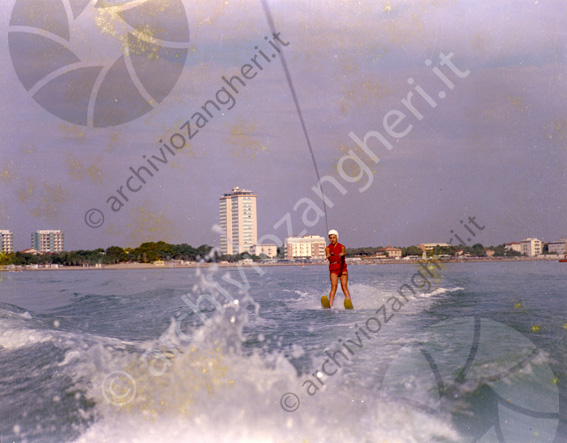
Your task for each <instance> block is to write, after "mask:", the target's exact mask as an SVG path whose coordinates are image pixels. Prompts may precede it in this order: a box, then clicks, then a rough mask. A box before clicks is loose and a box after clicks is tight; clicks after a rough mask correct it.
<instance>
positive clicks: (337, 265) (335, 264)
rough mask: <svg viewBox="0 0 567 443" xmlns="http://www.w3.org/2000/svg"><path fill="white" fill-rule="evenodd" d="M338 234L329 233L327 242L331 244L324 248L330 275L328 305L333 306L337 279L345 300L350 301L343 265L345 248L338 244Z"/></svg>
mask: <svg viewBox="0 0 567 443" xmlns="http://www.w3.org/2000/svg"><path fill="white" fill-rule="evenodd" d="M338 240H339V233H338V232H337V231H335V230H334V229H331V230H330V231H329V241H330V242H331V244H330V245H329V246H327V247H326V248H325V256H326V258H327V260H329V271H330V274H331V292H330V293H329V304H330V305H331V306H333V301H334V300H335V293H336V292H337V286H338V283H339V278H340V279H341V288H342V290H343V293H344V294H345V298H347V299H349V300H350V292H348V287H347V284H348V271H347V265H346V263H345V255H346V253H345V247H344V245H341V244H340V243H339V242H338Z"/></svg>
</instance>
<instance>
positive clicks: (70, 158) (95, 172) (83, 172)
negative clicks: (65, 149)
mask: <svg viewBox="0 0 567 443" xmlns="http://www.w3.org/2000/svg"><path fill="white" fill-rule="evenodd" d="M98 162H99V163H100V159H98ZM65 165H66V166H67V169H68V170H69V176H70V177H71V178H72V179H73V180H83V179H85V178H90V181H91V182H92V183H93V184H95V185H96V184H99V183H100V182H101V180H102V174H101V171H100V168H99V167H98V166H96V165H94V164H92V165H90V166H88V167H85V166H83V164H82V163H81V161H80V160H79V159H78V157H76V156H74V155H73V154H68V155H67V158H66V159H65Z"/></svg>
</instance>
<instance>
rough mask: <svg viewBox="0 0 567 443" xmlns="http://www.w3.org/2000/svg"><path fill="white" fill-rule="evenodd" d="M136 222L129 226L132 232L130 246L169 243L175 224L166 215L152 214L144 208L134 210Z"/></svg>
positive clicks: (132, 212)
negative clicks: (147, 243)
mask: <svg viewBox="0 0 567 443" xmlns="http://www.w3.org/2000/svg"><path fill="white" fill-rule="evenodd" d="M130 212H131V214H132V215H133V216H134V220H133V221H132V222H131V223H128V224H127V227H128V228H129V230H130V239H129V246H133V247H136V246H139V245H140V244H141V243H145V242H150V241H160V240H162V241H165V242H167V241H169V238H170V237H171V231H172V226H173V223H172V222H171V221H170V220H169V219H168V218H167V217H165V216H164V215H162V214H158V213H154V212H150V211H148V210H147V209H146V208H145V207H144V206H139V207H136V208H133V209H132V210H131V211H130Z"/></svg>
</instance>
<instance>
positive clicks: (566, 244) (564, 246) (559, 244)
mask: <svg viewBox="0 0 567 443" xmlns="http://www.w3.org/2000/svg"><path fill="white" fill-rule="evenodd" d="M547 250H548V251H549V253H550V254H557V255H564V254H566V253H567V238H562V239H561V240H559V241H550V242H549V243H548V244H547Z"/></svg>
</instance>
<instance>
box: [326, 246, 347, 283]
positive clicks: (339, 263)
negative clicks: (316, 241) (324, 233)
mask: <svg viewBox="0 0 567 443" xmlns="http://www.w3.org/2000/svg"><path fill="white" fill-rule="evenodd" d="M343 247H344V246H343V245H341V244H340V243H339V242H337V243H336V244H335V246H333V245H332V244H330V245H329V246H328V248H329V252H330V253H334V255H331V256H330V257H329V271H331V273H332V274H337V275H338V276H339V277H340V276H341V275H342V274H343V272H347V266H346V262H345V260H344V256H342V257H339V254H340V253H341V251H342V249H343Z"/></svg>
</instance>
